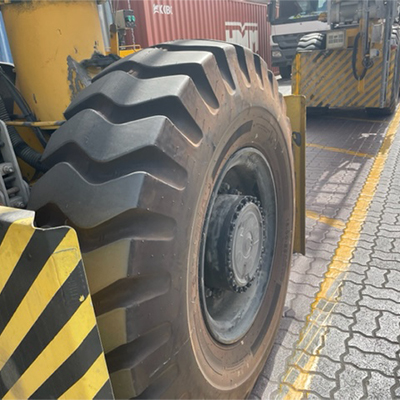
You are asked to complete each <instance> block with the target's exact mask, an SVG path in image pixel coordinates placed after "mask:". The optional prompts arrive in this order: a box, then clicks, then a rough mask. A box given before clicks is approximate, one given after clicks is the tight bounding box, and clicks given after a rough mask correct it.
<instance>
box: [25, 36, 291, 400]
mask: <svg viewBox="0 0 400 400" xmlns="http://www.w3.org/2000/svg"><path fill="white" fill-rule="evenodd" d="M146 51H147V50H143V51H142V52H139V53H137V55H136V56H135V55H134V56H132V57H128V58H126V59H123V60H120V61H119V62H117V63H115V64H113V65H111V66H110V67H109V68H107V69H106V70H104V71H103V73H101V74H100V75H99V76H98V77H97V78H96V79H95V80H94V82H93V84H92V85H90V86H89V87H88V88H87V89H86V90H84V91H83V92H81V93H80V94H79V95H78V96H77V97H76V99H75V100H74V101H73V102H72V104H71V105H70V106H69V107H68V109H67V110H66V112H65V115H66V117H67V119H68V120H69V121H68V122H67V123H66V124H65V125H64V126H62V127H61V128H60V129H59V130H58V131H56V132H55V133H54V134H53V137H52V139H51V141H50V143H49V145H48V146H47V148H46V151H45V153H44V162H45V163H46V165H48V166H49V167H50V170H49V171H48V172H47V173H46V174H45V175H44V176H43V177H42V178H41V179H40V180H39V181H38V183H37V184H36V185H35V186H34V187H33V190H32V196H31V207H32V208H33V209H35V210H37V223H38V225H59V224H68V225H70V226H72V227H73V228H75V229H76V231H77V233H78V236H79V240H80V245H81V250H82V252H83V257H84V261H85V254H89V255H91V254H92V253H94V252H96V251H98V250H100V249H108V248H110V249H111V248H112V246H113V245H114V244H115V243H116V242H118V241H123V240H125V241H130V243H131V244H130V250H129V256H128V260H127V262H128V265H127V268H126V271H125V272H123V273H122V272H121V274H120V275H119V279H117V280H113V279H112V276H111V275H110V277H109V278H107V279H103V281H104V282H109V283H108V284H107V286H105V287H103V286H101V287H100V286H99V287H100V289H99V290H98V291H96V293H93V302H94V306H95V310H96V313H97V315H98V317H99V321H100V320H101V321H102V322H101V324H100V323H99V325H104V324H106V325H107V321H108V320H110V321H112V319H111V315H112V314H113V313H114V312H116V311H118V310H124V312H125V314H126V318H127V320H126V322H125V323H124V325H123V326H119V327H118V326H117V327H115V329H125V330H126V343H118V344H116V346H117V347H115V348H112V347H111V350H110V351H108V352H107V354H106V357H107V360H108V363H109V368H110V372H111V377H112V378H113V376H117V375H118V379H117V378H116V379H117V380H118V381H119V379H120V378H121V376H122V378H121V379H122V380H124V379H128V380H130V382H131V383H129V384H128V389H126V388H125V389H121V390H119V389H118V388H117V390H116V389H115V388H114V389H115V390H116V395H117V396H122V397H132V396H140V397H141V398H146V397H153V398H161V397H162V396H164V395H165V396H168V393H171V392H168V390H170V388H171V387H172V386H171V385H172V384H173V382H174V381H175V380H176V379H177V377H178V376H179V374H180V373H187V371H181V370H180V369H179V367H178V365H176V364H175V361H174V360H173V356H175V354H177V353H176V345H177V343H175V342H174V341H175V340H177V339H175V338H174V333H173V332H170V333H169V334H168V335H165V333H163V332H164V331H163V329H161V328H160V325H159V324H160V323H164V322H165V324H164V325H162V327H164V328H165V326H167V325H168V324H170V322H171V321H174V320H175V319H178V318H179V315H180V314H181V313H182V310H179V307H178V306H177V305H176V304H171V303H168V301H169V300H165V301H163V303H162V304H165V309H163V307H160V299H164V298H165V299H168V298H169V297H168V296H171V295H172V293H174V291H175V292H177V291H178V288H181V287H182V285H184V282H183V281H179V280H178V281H177V282H176V281H174V280H173V278H172V274H171V271H173V268H174V262H175V261H174V260H170V261H169V264H166V262H165V260H164V259H163V257H164V252H167V251H168V249H169V248H170V247H171V246H172V244H173V243H174V241H175V240H177V239H176V237H177V232H178V231H177V220H178V219H179V214H181V213H183V212H191V210H190V208H189V211H188V205H186V204H185V203H184V202H183V201H181V200H180V199H181V198H183V197H182V193H185V191H186V190H187V187H188V185H189V184H191V185H193V184H194V185H196V183H197V182H196V179H200V178H202V177H201V175H196V176H195V177H194V178H193V176H192V178H191V179H192V182H190V181H189V178H188V171H197V170H198V169H199V166H198V165H196V154H197V152H198V151H200V150H199V149H200V148H202V149H203V150H202V151H203V157H209V158H210V157H211V156H212V151H213V149H214V148H215V146H216V145H217V144H218V137H217V136H216V135H217V131H218V130H221V129H223V127H224V126H225V125H226V122H227V120H226V118H225V119H222V118H220V121H219V122H218V124H219V125H217V126H216V127H215V132H214V131H210V130H208V131H207V130H206V129H205V126H207V120H209V119H212V118H214V114H216V113H217V112H218V110H219V109H220V108H222V105H224V106H225V107H226V104H227V103H228V104H231V105H230V106H229V107H231V108H230V109H231V113H232V115H234V113H235V112H237V110H236V108H235V107H234V105H235V103H234V102H233V99H235V96H238V94H239V95H240V92H244V93H252V92H253V91H256V92H257V93H256V95H254V96H255V97H254V99H253V100H252V103H251V106H257V105H260V104H262V105H263V104H264V103H263V102H264V101H265V99H268V100H267V101H268V102H269V103H268V104H269V106H268V107H269V110H268V111H269V112H270V113H271V115H272V116H273V118H275V121H279V124H281V126H282V127H283V130H284V134H285V137H286V140H287V141H288V143H289V142H290V129H289V125H288V122H287V119H286V117H285V118H283V117H282V110H284V109H285V104H284V101H283V98H282V96H280V94H279V91H278V85H277V82H276V80H275V78H274V76H273V74H272V72H271V71H269V70H268V68H267V66H266V64H265V62H264V61H263V60H262V59H261V58H260V57H259V56H258V55H253V54H252V53H251V52H250V51H249V50H248V49H244V48H242V47H240V46H237V45H231V44H227V43H222V42H218V41H215V42H212V41H190V40H189V41H178V42H170V43H165V44H162V45H159V46H156V47H155V48H153V49H149V50H148V52H147V53H145V52H146ZM141 53H142V55H140V54H141ZM146 54H147V56H146ZM193 54H195V56H193ZM149 55H153V56H154V57H155V58H156V59H157V60H158V61H157V62H155V63H153V64H152V60H151V59H150V58H149V59H147V57H148V56H149ZM181 56H182V59H184V60H185V61H184V62H181V63H179V62H178V63H174V61H173V60H174V59H176V60H179V58H180V57H181ZM154 65H156V66H154ZM251 86H253V87H254V90H253V89H250V90H249V88H250V87H251ZM246 96H247V94H246ZM251 96H253V94H252V95H251ZM257 96H258V97H257ZM257 102H258V103H257ZM237 104H238V105H239V107H242V108H243V109H246V107H248V106H249V105H248V103H246V102H245V101H240V102H237ZM277 123H278V122H277ZM205 138H207V140H206V141H205V140H204V139H205ZM288 147H289V144H288ZM201 168H203V167H201ZM200 170H201V169H200ZM192 174H193V173H192ZM199 174H200V172H199ZM193 181H194V183H193ZM77 193H78V194H79V198H80V199H85V201H84V202H82V203H80V204H79V206H78V207H72V206H71V205H72V204H74V203H76V197H77ZM115 199H117V200H115ZM111 202H113V207H110V204H111ZM115 203H117V204H115ZM93 208H96V212H95V213H93V212H92V210H93ZM149 249H152V250H151V252H150V250H149ZM117 256H118V255H116V257H117ZM153 257H154V258H153ZM85 262H86V261H85ZM89 264H90V263H89ZM139 264H140V265H139ZM161 265H162V266H163V268H164V267H166V266H168V267H169V268H170V270H167V269H161V268H160V266H161ZM87 268H89V269H90V271H91V272H90V276H95V275H96V273H95V270H96V265H94V264H93V265H92V264H90V265H88V267H87ZM145 268H147V269H148V270H147V271H146V270H145ZM102 271H104V269H102ZM109 273H110V274H112V270H110V272H109ZM141 273H142V275H140V274H141ZM154 273H157V274H158V275H153V274H154ZM103 281H102V282H103ZM89 284H90V282H89ZM144 304H146V307H147V310H149V311H150V312H149V314H152V313H153V314H157V313H158V314H159V313H160V312H161V313H162V315H161V316H160V318H159V319H158V320H155V319H154V318H152V315H147V314H145V313H143V312H142V310H141V308H140V307H141V305H144ZM128 322H130V323H128ZM132 322H133V323H132ZM168 326H169V325H168ZM167 331H168V330H167ZM115 343H116V342H115ZM178 344H179V342H178ZM187 346H189V344H188V345H187ZM172 351H175V353H174V354H172ZM121 374H122V375H121ZM129 387H131V389H132V390H133V392H132V391H130V390H131V389H129ZM126 390H128V392H127V391H126ZM165 393H166V394H165Z"/></svg>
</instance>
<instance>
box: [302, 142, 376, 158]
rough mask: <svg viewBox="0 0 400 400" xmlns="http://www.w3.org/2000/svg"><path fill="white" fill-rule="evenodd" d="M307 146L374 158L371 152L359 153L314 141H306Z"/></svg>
mask: <svg viewBox="0 0 400 400" xmlns="http://www.w3.org/2000/svg"><path fill="white" fill-rule="evenodd" d="M307 147H315V148H316V149H322V150H326V151H333V152H335V153H343V154H349V155H351V156H357V157H364V158H374V156H373V155H371V154H367V153H360V152H358V151H352V150H346V149H341V148H339V147H329V146H324V145H322V144H316V143H307Z"/></svg>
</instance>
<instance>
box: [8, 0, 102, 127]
mask: <svg viewBox="0 0 400 400" xmlns="http://www.w3.org/2000/svg"><path fill="white" fill-rule="evenodd" d="M0 4H1V2H0ZM1 11H2V14H3V17H4V23H5V26H6V31H7V35H8V39H9V42H10V48H11V52H12V55H13V59H14V63H15V69H16V73H17V86H18V88H19V90H20V91H21V93H22V95H23V96H24V98H25V100H26V101H27V102H28V104H29V106H30V107H31V109H32V110H33V112H34V113H35V114H36V117H37V118H38V119H39V120H42V121H55V120H60V119H63V118H64V117H63V112H64V110H65V109H66V108H67V107H68V105H69V103H70V102H71V99H72V97H73V96H74V95H75V94H76V92H77V91H78V90H79V88H80V86H81V85H82V82H80V78H79V75H78V74H77V64H78V63H79V62H81V61H82V60H84V59H89V58H90V57H91V56H92V54H93V53H94V52H100V53H103V54H104V44H103V38H102V33H101V26H100V21H99V17H98V11H97V5H96V2H95V1H26V2H25V1H23V2H16V3H14V2H13V3H9V4H8V3H4V4H3V5H2V6H1ZM78 68H79V67H78Z"/></svg>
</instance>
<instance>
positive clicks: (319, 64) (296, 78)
mask: <svg viewBox="0 0 400 400" xmlns="http://www.w3.org/2000/svg"><path fill="white" fill-rule="evenodd" d="M352 54H353V49H351V48H349V49H341V50H316V51H308V52H302V53H297V55H296V58H295V60H294V63H293V73H292V92H293V94H301V95H304V96H305V97H306V102H307V107H331V108H369V107H370V108H386V107H387V108H388V107H390V104H391V100H392V96H393V90H392V84H393V74H394V70H395V59H396V49H392V50H391V53H390V66H389V76H388V83H387V90H386V96H385V98H384V104H383V107H382V104H381V102H380V100H381V89H382V79H381V76H382V57H380V58H377V59H376V60H375V61H374V65H373V66H372V68H370V69H368V70H367V73H366V75H365V78H364V79H363V80H361V81H358V80H356V79H355V78H354V76H353V71H352ZM384 85H385V86H386V83H384Z"/></svg>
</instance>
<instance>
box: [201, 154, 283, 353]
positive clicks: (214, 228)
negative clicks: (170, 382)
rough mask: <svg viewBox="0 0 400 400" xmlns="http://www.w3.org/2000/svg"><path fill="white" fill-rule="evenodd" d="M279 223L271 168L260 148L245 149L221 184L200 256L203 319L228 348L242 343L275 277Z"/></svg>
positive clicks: (212, 203) (227, 168) (225, 171)
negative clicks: (277, 226) (239, 342)
mask: <svg viewBox="0 0 400 400" xmlns="http://www.w3.org/2000/svg"><path fill="white" fill-rule="evenodd" d="M276 222H277V207H276V190H275V184H274V179H273V175H272V171H271V168H270V165H269V163H268V161H267V160H266V158H265V157H264V156H263V155H262V154H261V153H260V152H259V151H258V150H257V149H255V148H252V147H246V148H243V149H241V150H239V151H237V152H236V153H234V154H233V155H232V156H231V157H230V159H229V160H228V161H227V162H226V163H225V165H224V166H223V168H222V169H221V172H220V173H219V176H218V178H217V180H216V184H215V186H214V189H213V193H212V196H211V199H210V202H209V205H208V209H207V216H206V220H205V224H204V227H203V242H202V245H201V251H200V263H199V293H200V302H201V307H202V313H203V319H204V321H205V323H206V326H207V328H208V331H209V333H210V334H211V336H212V337H213V339H214V340H216V341H217V342H219V343H221V344H223V345H229V344H233V343H235V342H238V341H239V340H241V339H242V338H243V337H244V336H245V335H246V333H247V332H248V331H249V329H250V328H251V326H252V324H253V322H254V320H255V318H256V316H257V314H258V311H259V309H260V307H261V304H262V301H263V299H264V297H265V294H266V292H267V290H268V283H269V280H270V276H271V272H272V262H273V257H274V248H275V240H276ZM249 260H250V261H249Z"/></svg>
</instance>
